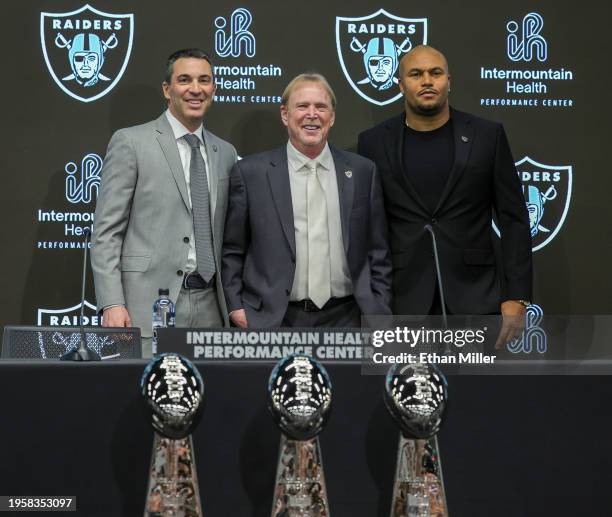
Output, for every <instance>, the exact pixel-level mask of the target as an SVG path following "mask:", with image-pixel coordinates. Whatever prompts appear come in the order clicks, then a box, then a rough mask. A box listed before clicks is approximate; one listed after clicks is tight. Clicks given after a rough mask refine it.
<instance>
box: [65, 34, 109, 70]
mask: <svg viewBox="0 0 612 517" xmlns="http://www.w3.org/2000/svg"><path fill="white" fill-rule="evenodd" d="M118 43H119V40H118V39H117V36H116V35H115V33H114V32H113V33H112V34H111V35H110V36H109V37H108V39H107V40H106V41H103V42H102V53H103V54H106V51H107V50H108V49H109V48H110V49H113V48H115V47H116V46H117V44H118ZM55 45H56V46H57V47H58V48H62V49H63V48H65V49H67V50H70V48H71V47H72V40H67V39H66V38H64V36H63V35H62V34H61V33H60V32H58V33H57V35H56V36H55ZM98 78H100V79H102V80H103V81H110V77H107V76H106V75H104V74H103V73H101V72H98ZM74 79H76V77H75V75H74V74H69V75H67V76H66V77H63V78H62V81H72V80H74Z"/></svg>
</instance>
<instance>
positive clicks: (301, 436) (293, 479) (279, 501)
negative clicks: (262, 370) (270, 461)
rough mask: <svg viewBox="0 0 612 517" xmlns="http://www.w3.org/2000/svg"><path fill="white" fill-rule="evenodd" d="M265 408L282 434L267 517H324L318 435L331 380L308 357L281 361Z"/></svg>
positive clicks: (327, 406)
mask: <svg viewBox="0 0 612 517" xmlns="http://www.w3.org/2000/svg"><path fill="white" fill-rule="evenodd" d="M268 406H269V408H270V411H271V412H272V415H273V416H274V420H275V421H276V424H277V425H278V427H279V428H280V430H281V440H280V450H279V457H278V467H277V470H276V485H275V489H274V499H273V501H272V517H329V503H328V501H327V489H326V487H325V475H324V473H323V460H322V457H321V447H320V445H319V439H318V438H317V435H318V434H319V433H320V432H321V431H322V430H323V427H324V426H325V424H326V423H327V420H328V418H329V412H330V409H331V381H330V379H329V376H328V374H327V372H326V371H325V368H323V366H322V365H321V364H319V363H318V362H317V361H315V360H314V359H312V358H310V357H307V356H300V355H294V356H290V357H287V358H285V359H282V360H281V361H279V362H278V364H277V365H276V366H275V367H274V370H272V374H271V375H270V380H269V382H268Z"/></svg>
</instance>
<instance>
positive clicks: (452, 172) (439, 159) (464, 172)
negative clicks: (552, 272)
mask: <svg viewBox="0 0 612 517" xmlns="http://www.w3.org/2000/svg"><path fill="white" fill-rule="evenodd" d="M399 74H400V77H399V86H400V90H401V91H402V94H403V95H404V104H405V111H404V112H403V113H402V114H401V115H400V116H396V117H393V118H392V119H390V120H387V121H385V122H383V123H382V124H379V125H378V126H376V127H374V128H371V129H369V130H367V131H364V132H363V133H361V134H360V135H359V144H358V148H359V154H361V155H363V156H365V157H367V158H370V159H371V160H373V161H374V162H375V163H376V165H377V167H378V170H379V172H380V175H381V179H382V183H383V191H384V197H385V209H386V212H387V219H388V222H389V244H390V247H391V252H392V261H393V301H394V303H393V311H394V313H395V314H440V313H441V309H442V307H441V303H442V302H441V300H440V296H439V295H438V285H437V281H436V270H435V263H434V258H433V253H432V242H431V236H430V234H429V232H428V230H426V226H427V225H429V226H430V227H431V228H432V229H433V231H434V233H435V236H436V239H437V245H438V249H439V259H440V268H441V275H442V280H443V282H442V283H443V286H444V295H445V298H446V299H445V302H446V308H447V310H448V312H449V313H451V314H499V313H501V314H502V315H504V316H505V318H504V321H505V324H504V328H503V329H502V334H500V339H499V340H498V344H499V343H500V342H501V341H504V340H507V339H510V338H512V337H514V336H516V335H517V334H518V333H519V332H520V330H521V323H520V321H522V319H523V316H524V314H525V307H526V306H527V305H528V303H529V302H528V300H530V299H531V287H532V265H531V237H530V232H529V219H528V215H527V210H526V206H525V199H524V197H523V194H522V191H521V184H520V181H519V178H518V175H517V172H516V169H515V166H514V160H513V158H512V154H511V152H510V147H509V145H508V140H507V138H506V134H505V132H504V129H503V127H502V125H501V124H498V123H495V122H490V121H487V120H484V119H481V118H478V117H475V116H473V115H469V114H467V113H462V112H460V111H457V110H454V109H452V108H450V107H449V104H448V94H449V91H450V75H449V73H448V64H447V61H446V58H445V57H444V55H442V54H441V53H440V52H438V51H437V50H435V49H434V48H432V47H429V46H425V45H421V46H418V47H415V48H414V49H413V50H411V51H410V52H408V53H407V54H406V55H405V56H404V57H403V59H402V61H401V63H400V70H399ZM493 212H495V214H496V216H497V222H498V227H499V229H500V231H501V253H500V254H499V256H498V257H496V254H495V252H494V243H493V239H494V238H493V237H492V231H491V217H492V214H493ZM513 320H514V323H513V324H511V322H513Z"/></svg>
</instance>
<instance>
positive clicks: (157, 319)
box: [151, 289, 176, 355]
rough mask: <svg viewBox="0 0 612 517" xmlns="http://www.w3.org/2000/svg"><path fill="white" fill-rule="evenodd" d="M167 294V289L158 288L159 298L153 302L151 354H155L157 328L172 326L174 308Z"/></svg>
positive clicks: (168, 291) (168, 292)
mask: <svg viewBox="0 0 612 517" xmlns="http://www.w3.org/2000/svg"><path fill="white" fill-rule="evenodd" d="M169 294H170V290H169V289H160V290H159V298H158V299H157V300H155V303H154V304H153V339H152V341H151V348H152V352H153V355H156V354H157V329H159V328H166V327H174V315H175V311H176V309H175V307H174V302H173V301H172V300H171V299H170V298H169V296H168V295H169Z"/></svg>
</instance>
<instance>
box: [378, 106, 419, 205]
mask: <svg viewBox="0 0 612 517" xmlns="http://www.w3.org/2000/svg"><path fill="white" fill-rule="evenodd" d="M405 118H406V115H405V114H404V112H402V113H401V115H400V116H399V117H396V118H394V119H391V121H389V124H388V125H387V131H388V132H389V133H390V134H389V137H388V138H385V139H384V141H385V153H386V154H387V160H389V163H390V164H391V167H390V169H391V172H392V173H393V175H394V176H395V179H396V181H397V182H398V183H399V184H400V185H401V186H402V187H403V189H404V190H405V191H406V193H407V194H408V195H409V196H410V197H412V198H413V199H414V200H415V201H416V202H417V203H418V204H419V206H420V207H421V208H422V209H423V210H425V212H429V210H428V209H427V207H426V206H425V204H424V203H423V200H422V199H421V197H420V196H419V194H418V193H417V191H416V189H415V188H414V185H413V184H412V182H411V181H410V180H409V179H408V177H407V175H406V171H405V170H404V165H403V164H404V123H405V122H404V121H405Z"/></svg>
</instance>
